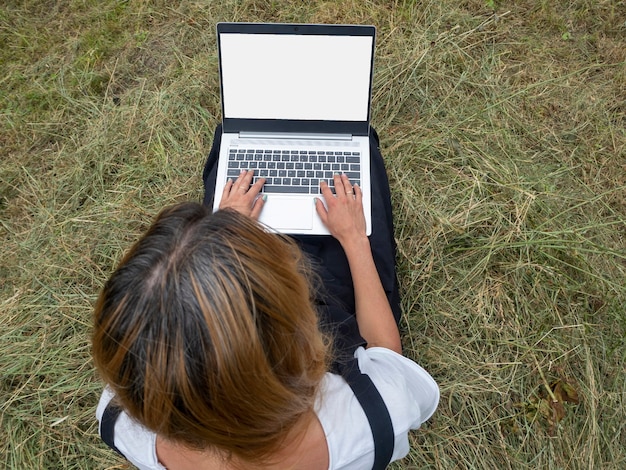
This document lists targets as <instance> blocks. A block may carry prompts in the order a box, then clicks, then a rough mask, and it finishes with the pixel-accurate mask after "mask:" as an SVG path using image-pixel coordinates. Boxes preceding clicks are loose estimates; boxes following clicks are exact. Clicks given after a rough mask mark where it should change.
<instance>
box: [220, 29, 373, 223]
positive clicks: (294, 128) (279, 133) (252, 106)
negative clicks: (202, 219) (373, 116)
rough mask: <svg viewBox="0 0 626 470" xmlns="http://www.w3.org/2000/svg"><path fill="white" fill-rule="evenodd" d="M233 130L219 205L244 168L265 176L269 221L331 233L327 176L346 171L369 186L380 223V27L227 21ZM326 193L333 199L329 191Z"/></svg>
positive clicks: (224, 76)
mask: <svg viewBox="0 0 626 470" xmlns="http://www.w3.org/2000/svg"><path fill="white" fill-rule="evenodd" d="M217 39H218V51H219V64H220V83H221V94H222V116H223V122H222V124H223V134H222V142H221V149H220V155H219V161H218V172H217V183H216V189H215V200H214V207H213V209H214V210H217V208H218V207H219V204H220V200H221V196H222V191H223V188H224V185H225V184H226V181H227V180H228V179H229V178H232V179H233V180H235V179H236V178H237V176H238V175H239V173H240V172H241V170H242V169H254V174H255V178H260V177H264V178H266V180H267V182H266V183H265V186H264V189H263V192H264V193H265V194H267V201H266V203H265V206H264V208H263V211H262V212H261V216H260V221H261V222H262V223H264V224H266V225H267V226H269V227H270V228H271V229H273V230H276V231H278V232H282V233H289V234H310V235H326V234H328V230H327V229H326V227H324V225H323V223H322V221H321V219H320V218H319V216H318V215H317V213H316V211H315V206H314V203H313V198H314V197H316V196H317V197H320V194H319V182H320V181H321V180H324V181H326V182H328V183H329V184H331V186H332V184H333V183H332V176H333V174H335V173H342V172H343V173H346V174H347V175H348V176H349V177H350V179H351V181H352V182H353V183H355V182H358V184H359V186H360V187H361V189H362V190H363V206H364V211H365V217H366V222H367V234H368V235H369V234H370V233H371V190H370V154H369V137H368V134H369V118H370V100H371V85H372V76H373V63H374V62H373V61H374V42H375V28H374V27H373V26H354V25H303V24H267V23H265V24H260V23H219V24H218V25H217ZM322 200H323V199H322Z"/></svg>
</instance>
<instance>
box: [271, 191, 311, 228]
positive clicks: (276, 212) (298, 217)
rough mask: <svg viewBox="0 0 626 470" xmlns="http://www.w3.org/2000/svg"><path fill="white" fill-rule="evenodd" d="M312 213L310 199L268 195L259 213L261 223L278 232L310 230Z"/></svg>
mask: <svg viewBox="0 0 626 470" xmlns="http://www.w3.org/2000/svg"><path fill="white" fill-rule="evenodd" d="M313 211H314V206H313V200H312V199H309V198H307V199H303V198H289V197H276V196H274V197H272V195H269V197H268V199H267V201H266V202H265V205H264V206H263V210H262V211H261V222H263V223H265V224H267V225H269V226H270V227H272V228H273V229H276V230H279V231H286V230H311V229H312V228H313Z"/></svg>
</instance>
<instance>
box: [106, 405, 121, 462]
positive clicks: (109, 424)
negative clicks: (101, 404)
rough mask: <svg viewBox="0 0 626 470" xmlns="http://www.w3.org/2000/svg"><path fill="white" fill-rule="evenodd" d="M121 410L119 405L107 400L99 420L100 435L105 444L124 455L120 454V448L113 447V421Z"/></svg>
mask: <svg viewBox="0 0 626 470" xmlns="http://www.w3.org/2000/svg"><path fill="white" fill-rule="evenodd" d="M121 412H122V409H121V408H120V407H119V406H116V405H114V404H113V403H111V402H109V404H108V405H107V407H106V408H105V409H104V413H103V414H102V419H101V420H100V437H101V438H102V440H103V441H104V442H105V444H106V445H108V446H109V447H110V448H111V449H113V450H114V451H115V452H117V453H118V454H120V455H121V456H122V457H124V454H122V453H121V452H120V450H119V449H118V448H117V447H115V422H116V421H117V418H118V417H119V415H120V413H121Z"/></svg>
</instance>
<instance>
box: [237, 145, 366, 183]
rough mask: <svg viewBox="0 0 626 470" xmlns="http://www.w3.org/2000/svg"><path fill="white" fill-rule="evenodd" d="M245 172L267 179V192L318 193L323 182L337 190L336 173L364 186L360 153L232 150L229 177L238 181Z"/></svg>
mask: <svg viewBox="0 0 626 470" xmlns="http://www.w3.org/2000/svg"><path fill="white" fill-rule="evenodd" d="M242 170H254V180H255V181H257V180H258V179H259V178H265V180H266V181H265V185H264V186H263V191H262V192H264V193H292V194H319V193H320V182H322V181H326V183H328V185H329V186H330V187H334V180H333V176H334V175H335V173H345V174H346V175H347V176H348V178H350V182H351V183H352V184H355V183H356V184H358V185H361V153H360V152H347V151H346V152H344V151H307V150H284V149H280V150H266V149H263V150H258V149H242V148H231V149H229V151H228V170H227V177H228V178H233V179H235V178H237V177H238V176H239V174H240V173H241V171H242Z"/></svg>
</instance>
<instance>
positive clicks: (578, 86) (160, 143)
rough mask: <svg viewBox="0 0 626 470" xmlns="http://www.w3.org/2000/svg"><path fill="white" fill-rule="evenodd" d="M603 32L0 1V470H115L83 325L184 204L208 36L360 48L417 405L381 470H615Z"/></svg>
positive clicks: (467, 15) (464, 4) (609, 91)
mask: <svg viewBox="0 0 626 470" xmlns="http://www.w3.org/2000/svg"><path fill="white" fill-rule="evenodd" d="M624 11H625V10H624V5H623V2H615V1H609V0H598V1H593V2H592V1H587V0H579V1H574V2H571V1H557V2H547V1H531V0H520V1H518V2H504V1H482V0H465V1H452V0H439V1H434V0H430V1H429V0H425V1H422V2H413V1H408V0H407V1H400V0H398V1H395V2H391V1H390V2H383V1H365V2H363V1H358V2H357V1H355V0H345V1H337V2H329V1H314V2H306V3H305V2H296V1H284V0H273V1H271V0H243V1H234V0H232V1H231V0H229V1H224V2H191V1H183V2H180V3H179V4H177V5H174V4H171V3H169V2H165V1H143V2H123V1H113V0H104V1H91V0H84V1H68V2H51V1H47V0H39V1H35V0H30V1H29V0H26V1H20V2H16V1H8V2H4V3H3V6H2V7H0V44H1V45H2V47H0V63H1V64H2V72H3V73H2V76H0V146H1V148H2V158H1V159H0V232H1V237H2V240H3V243H2V244H1V246H0V259H1V260H2V261H1V264H0V306H1V307H0V325H1V328H0V371H2V372H1V383H0V423H1V424H0V465H2V464H3V465H4V467H6V468H20V469H21V468H122V467H123V465H124V464H123V461H122V460H120V459H119V458H117V457H116V456H115V455H114V454H113V453H112V452H110V451H108V450H107V449H106V448H105V447H104V445H103V444H102V443H100V441H99V439H98V438H97V435H96V434H97V432H96V423H95V420H94V408H95V404H96V403H97V400H98V396H99V393H100V391H101V387H102V386H101V384H100V383H99V382H98V379H97V377H96V375H95V373H94V371H93V367H92V364H91V361H90V356H89V349H90V346H89V331H90V323H91V317H90V315H91V310H92V304H93V301H94V299H95V296H96V295H97V292H98V290H99V289H100V287H101V286H102V283H103V282H104V280H105V279H106V278H107V276H108V275H109V274H110V273H111V271H112V270H113V269H114V267H115V265H116V263H117V262H118V261H119V259H120V257H121V255H122V253H123V251H124V250H125V249H126V248H127V247H128V246H129V244H130V243H131V242H132V241H133V240H135V239H136V238H137V237H138V236H139V234H140V233H141V232H142V231H143V230H145V228H146V227H147V226H148V224H149V223H150V220H151V219H152V217H153V216H154V215H155V214H156V213H157V212H158V211H159V209H160V208H161V207H163V206H164V205H167V204H170V203H172V202H175V201H182V200H188V199H192V200H199V199H200V196H201V181H200V172H201V168H202V165H203V160H204V158H205V156H206V154H207V152H208V150H209V148H210V144H211V139H212V131H213V128H214V126H215V125H216V124H217V123H218V122H219V119H220V100H219V83H218V75H217V59H216V47H215V37H214V25H215V23H216V22H217V21H220V20H230V21H285V22H331V23H370V24H374V25H376V26H377V28H378V38H377V55H376V74H375V78H374V96H373V105H372V113H373V123H374V125H375V126H376V127H377V129H378V131H379V133H380V135H381V137H382V147H383V153H384V155H385V158H386V159H387V164H388V171H389V176H390V179H391V183H392V192H393V204H394V208H395V218H396V238H397V241H398V248H399V256H398V265H399V274H400V282H401V286H402V294H403V309H404V321H403V340H404V345H405V352H406V354H407V355H408V356H410V357H412V358H414V359H415V360H417V361H418V362H419V363H420V364H422V365H423V366H424V367H425V368H426V369H427V370H429V371H430V372H431V374H432V375H433V376H434V377H435V378H436V380H437V381H438V383H439V384H440V386H441V391H442V399H441V404H440V407H439V409H438V411H437V413H436V414H435V416H434V417H433V418H432V420H431V421H429V423H427V424H426V425H424V427H423V428H422V429H421V430H420V431H418V432H415V433H413V434H412V435H411V440H412V442H413V446H412V451H411V453H410V455H409V456H408V457H407V458H406V459H405V460H404V461H402V462H400V463H398V464H394V466H393V468H445V469H447V468H512V469H517V468H563V469H564V468H593V469H596V468H606V469H612V468H623V467H624V466H626V451H625V450H624V449H626V429H625V424H624V423H626V413H625V411H624V410H625V409H626V403H625V402H624V400H625V398H626V370H625V366H624V364H625V363H626V362H625V359H626V358H625V355H626V344H625V339H624V338H626V314H625V313H624V305H626V282H625V279H626V277H625V274H626V135H625V130H624V129H625V127H626V126H625V124H626V123H625V115H626V65H625V59H626V58H625V51H626V39H625V38H626V34H625V33H626V14H625V13H624ZM564 390H565V391H564Z"/></svg>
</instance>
